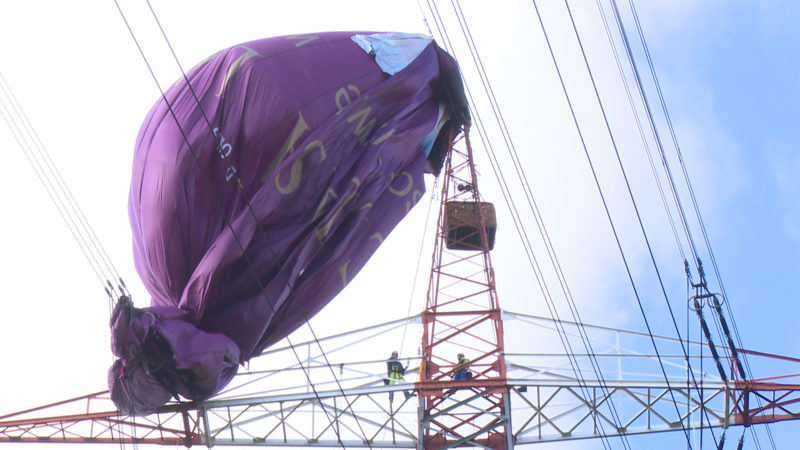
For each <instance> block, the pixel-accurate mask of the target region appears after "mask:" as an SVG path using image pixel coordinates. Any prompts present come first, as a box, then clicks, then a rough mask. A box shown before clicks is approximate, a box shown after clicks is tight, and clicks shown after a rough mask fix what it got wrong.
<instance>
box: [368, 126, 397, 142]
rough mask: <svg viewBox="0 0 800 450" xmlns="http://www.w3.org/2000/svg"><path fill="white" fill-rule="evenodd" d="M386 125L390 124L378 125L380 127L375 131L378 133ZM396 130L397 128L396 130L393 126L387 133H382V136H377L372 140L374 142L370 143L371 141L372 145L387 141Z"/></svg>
mask: <svg viewBox="0 0 800 450" xmlns="http://www.w3.org/2000/svg"><path fill="white" fill-rule="evenodd" d="M386 125H388V124H383V125H381V126H380V127H378V129H377V130H375V132H376V133H377V132H378V131H380V130H382V129H383V127H385V126H386ZM395 131H396V130H395V129H394V128H392V129H391V130H389V131H387V132H386V133H384V134H382V135H381V136H379V137H377V138H375V139H373V140H372V142H370V143H371V144H372V145H378V144H380V143H381V142H383V141H385V140H387V139H389V138H390V137H392V135H393V134H394V132H395Z"/></svg>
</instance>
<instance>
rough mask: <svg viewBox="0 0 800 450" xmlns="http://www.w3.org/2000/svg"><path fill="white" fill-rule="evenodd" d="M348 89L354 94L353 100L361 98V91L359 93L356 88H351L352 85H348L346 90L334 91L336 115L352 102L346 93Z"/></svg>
mask: <svg viewBox="0 0 800 450" xmlns="http://www.w3.org/2000/svg"><path fill="white" fill-rule="evenodd" d="M348 89H349V90H350V91H352V92H353V93H354V94H355V98H358V97H360V96H361V91H359V90H358V88H357V87H355V86H353V85H352V84H348V85H347V89H345V88H343V87H342V88H339V90H338V91H336V97H335V101H336V109H337V111H336V114H339V113H340V112H342V110H343V109H344V107H345V106H347V105H349V104H350V102H351V101H353V99H352V98H351V97H350V94H349V93H348V92H347V90H348Z"/></svg>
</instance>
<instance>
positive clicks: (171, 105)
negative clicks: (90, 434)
mask: <svg viewBox="0 0 800 450" xmlns="http://www.w3.org/2000/svg"><path fill="white" fill-rule="evenodd" d="M355 35H357V33H352V32H349V33H348V32H342V33H322V34H316V35H302V36H288V37H277V38H269V39H263V40H258V41H253V42H249V43H246V44H242V45H238V46H235V47H231V48H229V49H226V50H223V51H221V52H219V53H217V54H216V55H214V56H212V57H210V58H209V59H207V60H206V61H203V62H202V63H200V64H199V65H198V66H196V67H195V68H193V69H192V70H191V71H189V72H188V74H187V76H186V79H181V80H179V81H177V82H176V83H175V84H174V85H173V86H172V87H171V88H170V89H169V90H168V91H167V92H166V94H165V96H164V98H162V99H160V100H159V101H158V102H157V103H156V104H155V105H154V106H153V108H152V110H151V111H150V113H149V114H148V116H147V118H146V119H145V121H144V123H143V124H142V127H141V130H140V132H139V136H138V139H137V142H136V150H135V155H134V163H133V174H132V181H131V190H130V197H129V205H128V208H129V215H130V222H131V227H132V230H133V246H134V259H135V264H136V269H137V271H138V272H139V275H140V277H141V278H142V280H143V282H144V284H145V286H146V287H147V289H148V291H149V292H150V294H151V296H152V300H151V306H150V307H148V308H143V309H138V308H135V307H133V305H132V303H131V302H130V301H129V299H122V300H121V301H120V302H119V303H118V305H117V307H116V309H115V311H114V315H113V317H112V322H111V326H112V350H113V351H114V353H115V354H116V355H117V356H118V357H119V360H118V361H117V362H115V364H114V366H112V368H111V370H110V371H109V386H110V389H111V394H112V398H113V399H114V401H115V403H116V405H117V406H118V407H119V408H120V409H122V410H125V411H128V412H131V413H135V414H148V413H150V412H153V411H155V410H156V409H157V408H158V407H159V406H161V405H163V404H164V403H165V402H166V401H168V400H169V399H170V398H171V397H172V396H175V395H178V394H180V395H182V396H184V397H186V398H190V399H205V398H208V397H210V396H211V395H213V394H214V393H216V392H218V391H219V390H220V389H222V388H223V387H224V386H225V385H226V384H227V383H228V382H229V381H230V379H231V378H232V377H233V376H234V375H235V373H236V368H237V366H238V364H240V363H242V362H245V361H247V360H249V359H250V358H251V357H253V356H256V355H258V354H259V353H260V352H261V351H262V350H263V349H264V348H266V347H268V346H269V345H271V344H273V343H275V342H277V341H278V340H280V339H282V338H284V337H285V336H286V335H288V334H289V333H290V332H292V331H293V330H294V329H296V328H297V327H298V326H299V325H301V324H302V323H303V322H305V321H306V320H308V319H309V318H310V317H311V316H313V315H314V314H315V313H317V312H318V311H319V310H320V309H322V308H323V307H324V306H325V305H326V304H327V303H328V302H329V301H330V300H331V299H332V298H333V297H334V296H335V295H336V294H337V293H338V292H339V291H340V290H341V289H342V288H343V287H344V286H345V285H346V284H347V283H348V282H349V281H350V280H352V279H353V277H354V276H355V275H356V273H357V272H358V271H359V270H360V269H361V267H362V266H363V265H364V264H365V263H366V261H367V259H368V258H369V257H370V255H372V253H373V252H374V251H375V250H376V249H377V248H378V246H379V245H380V243H381V242H382V240H383V239H384V238H385V237H386V236H387V235H388V233H389V232H390V231H391V230H392V229H393V228H394V226H395V225H396V224H397V223H398V222H399V221H400V220H401V219H402V218H403V216H404V215H405V214H406V213H407V212H408V210H409V209H410V208H411V207H412V206H413V205H414V204H415V203H416V202H417V201H418V200H419V198H420V197H421V196H422V194H423V192H424V191H425V185H424V181H423V174H424V173H426V172H433V173H438V171H439V169H440V168H441V163H442V161H443V159H444V157H445V153H446V151H447V149H448V147H449V144H450V142H451V140H452V138H453V136H454V135H455V134H456V133H457V130H458V129H459V127H460V125H461V123H462V122H464V121H465V120H467V115H466V103H465V101H464V99H463V98H464V97H463V90H462V87H461V81H460V77H459V75H458V69H457V66H456V64H455V61H454V60H453V59H452V58H451V57H450V56H448V55H447V54H446V53H445V52H444V51H442V50H441V49H440V48H438V47H437V46H436V45H435V43H433V42H431V41H430V40H429V39H427V38H423V37H421V36H416V35H402V34H372V35H370V34H364V33H361V34H359V36H356V37H354V36H355ZM386 49H389V50H390V51H389V52H387V51H386Z"/></svg>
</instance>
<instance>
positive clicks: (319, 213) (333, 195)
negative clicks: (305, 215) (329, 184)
mask: <svg viewBox="0 0 800 450" xmlns="http://www.w3.org/2000/svg"><path fill="white" fill-rule="evenodd" d="M338 198H339V196H338V195H336V192H333V189H331V188H328V190H327V191H325V194H324V195H323V196H322V201H320V202H319V206H317V210H316V212H314V218H313V219H311V221H312V222H314V221H315V220H317V219H319V218H320V216H322V215H323V214H324V213H325V205H327V204H328V203H330V199H333V200H336V199H338Z"/></svg>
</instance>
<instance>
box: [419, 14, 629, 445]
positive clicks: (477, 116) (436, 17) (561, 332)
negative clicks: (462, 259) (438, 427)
mask: <svg viewBox="0 0 800 450" xmlns="http://www.w3.org/2000/svg"><path fill="white" fill-rule="evenodd" d="M429 8H430V11H431V14H432V16H433V17H434V22H435V24H436V26H437V29H440V30H441V31H440V32H441V33H442V37H443V39H444V40H445V44H446V48H448V49H452V47H453V45H452V43H451V41H450V38H449V36H448V34H447V31H446V29H443V25H442V28H440V22H441V23H443V20H442V19H441V15H440V13H439V11H438V8H437V7H436V5H435V4H433V5H431V4H430V2H429ZM451 51H452V50H451ZM479 69H480V67H479ZM466 93H467V95H468V98H469V100H470V104H471V105H475V104H476V103H475V100H474V98H473V96H472V93H471V90H470V89H469V86H466ZM472 116H473V118H474V119H475V122H476V124H477V129H478V134H479V136H480V138H481V140H482V143H483V144H484V147H485V148H487V150H488V153H489V157H490V164H491V165H492V169H493V171H494V172H495V175H496V176H497V178H498V180H499V181H500V183H501V191H502V192H503V196H504V197H505V199H506V203H507V204H509V205H510V207H511V209H512V218H513V220H514V222H515V226H516V227H517V231H518V233H519V234H520V236H521V237H522V236H523V235H524V236H527V232H526V231H525V229H524V227H521V219H519V214H518V212H516V206H515V205H514V201H513V198H511V196H510V194H508V193H507V192H506V191H507V190H508V186H507V184H506V182H505V177H504V176H503V174H502V171H500V170H499V163H498V162H497V161H496V156H495V154H494V150H493V147H492V144H491V141H488V142H487V139H486V136H485V134H486V133H485V127H484V126H483V121H482V119H481V116H480V113H479V112H478V111H477V110H475V109H474V108H473V109H472ZM512 144H513V143H512ZM537 220H539V219H537ZM523 248H524V249H525V252H526V254H527V255H528V260H529V263H530V264H531V267H532V269H533V270H534V275H535V276H536V279H537V283H538V284H539V288H540V290H541V291H542V294H543V296H544V297H545V299H546V305H547V307H548V310H549V311H550V314H551V317H552V318H553V320H554V322H555V323H557V324H559V325H558V326H557V331H558V333H559V339H560V340H561V342H562V345H563V346H564V348H565V350H566V354H567V358H568V360H569V362H570V365H571V366H572V369H573V373H574V374H575V378H576V380H578V381H579V385H580V386H581V387H582V389H584V395H585V396H586V398H589V392H588V387H586V386H587V385H586V382H585V379H584V378H583V375H582V370H581V369H580V368H579V365H578V362H577V360H576V359H574V358H573V355H574V354H575V352H574V351H573V350H572V346H571V344H570V342H569V339H568V337H567V333H566V330H565V329H564V328H563V325H562V322H563V321H561V320H560V317H558V311H557V309H555V304H554V303H553V301H552V296H551V294H550V293H549V289H548V288H547V286H546V283H545V282H544V280H543V278H542V276H541V269H540V268H539V266H538V262H537V261H536V260H535V257H533V255H532V247H531V246H530V242H529V241H528V240H527V237H526V238H523ZM557 317H558V318H557ZM556 318H557V319H556ZM581 337H582V338H583V336H581ZM609 403H612V402H609ZM612 414H613V411H612ZM598 425H599V426H600V428H601V437H602V438H603V444H604V446H605V445H610V444H607V442H606V440H605V439H606V437H605V434H606V433H605V431H603V430H602V428H603V423H602V422H599V423H598ZM615 426H616V427H617V428H620V426H619V424H616V425H615ZM623 439H624V438H623Z"/></svg>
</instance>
